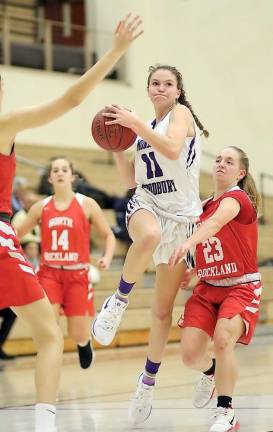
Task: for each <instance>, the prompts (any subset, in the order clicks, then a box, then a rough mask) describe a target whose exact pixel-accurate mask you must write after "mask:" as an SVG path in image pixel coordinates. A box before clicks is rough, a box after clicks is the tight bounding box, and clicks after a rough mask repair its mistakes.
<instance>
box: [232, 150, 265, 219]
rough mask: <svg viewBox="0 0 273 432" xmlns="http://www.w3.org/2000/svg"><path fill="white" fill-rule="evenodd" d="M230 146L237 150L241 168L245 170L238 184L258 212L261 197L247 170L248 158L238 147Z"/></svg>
mask: <svg viewBox="0 0 273 432" xmlns="http://www.w3.org/2000/svg"><path fill="white" fill-rule="evenodd" d="M230 148H233V149H234V150H236V151H237V153H238V154H239V156H240V163H241V166H242V169H244V170H245V171H246V175H245V176H244V178H242V179H241V180H240V181H239V183H238V186H239V187H240V188H241V189H243V190H244V191H245V192H246V193H247V194H248V196H249V198H250V200H251V202H252V204H253V206H254V207H255V209H256V210H257V212H258V211H259V208H260V204H261V197H260V195H259V192H258V190H257V187H256V184H255V181H254V179H253V177H252V175H251V174H250V172H249V159H248V157H247V154H246V153H245V152H244V151H243V150H242V149H240V148H238V147H235V146H230Z"/></svg>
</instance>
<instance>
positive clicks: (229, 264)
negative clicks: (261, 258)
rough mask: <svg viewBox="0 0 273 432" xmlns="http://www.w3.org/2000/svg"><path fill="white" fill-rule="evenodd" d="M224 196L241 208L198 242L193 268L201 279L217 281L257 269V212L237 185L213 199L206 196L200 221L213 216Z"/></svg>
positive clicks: (250, 272)
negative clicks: (226, 221)
mask: <svg viewBox="0 0 273 432" xmlns="http://www.w3.org/2000/svg"><path fill="white" fill-rule="evenodd" d="M227 197H231V198H234V199H235V200H236V201H238V202H239V204H240V211H239V213H238V215H237V216H236V217H235V218H234V219H233V220H231V221H230V222H229V223H227V224H226V225H224V226H223V227H222V228H221V230H220V231H218V233H216V234H215V235H214V236H213V237H210V238H209V239H208V240H206V241H204V242H203V243H200V244H198V245H197V247H196V268H197V276H198V277H199V279H201V280H219V279H225V278H231V277H238V276H242V275H247V274H254V273H257V272H258V267H257V240H258V224H257V213H256V210H255V208H254V207H253V205H252V203H251V201H250V199H249V197H248V195H247V194H246V192H245V191H243V190H242V189H240V188H239V187H238V186H236V187H234V188H232V189H230V190H229V191H227V192H225V193H224V194H223V195H222V196H221V197H220V198H218V199H216V200H213V199H212V198H210V199H208V200H207V201H206V202H205V203H204V207H203V214H202V215H201V216H200V223H202V222H204V221H205V220H206V219H208V218H209V217H210V216H212V215H213V213H215V211H216V210H217V208H218V207H219V205H220V202H221V201H222V200H223V199H224V198H227Z"/></svg>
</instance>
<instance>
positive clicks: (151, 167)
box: [141, 152, 163, 179]
mask: <svg viewBox="0 0 273 432" xmlns="http://www.w3.org/2000/svg"><path fill="white" fill-rule="evenodd" d="M141 159H142V160H143V162H145V163H146V168H147V179H151V178H154V177H162V176H163V171H162V169H161V168H160V166H159V164H158V162H157V160H156V158H155V154H154V152H149V156H148V155H147V154H143V155H141Z"/></svg>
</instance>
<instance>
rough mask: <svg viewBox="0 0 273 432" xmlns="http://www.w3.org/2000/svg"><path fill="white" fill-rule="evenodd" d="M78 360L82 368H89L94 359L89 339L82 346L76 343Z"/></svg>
mask: <svg viewBox="0 0 273 432" xmlns="http://www.w3.org/2000/svg"><path fill="white" fill-rule="evenodd" d="M77 348H78V353H79V361H80V365H81V368H82V369H87V368H89V367H90V366H91V365H92V363H93V362H94V360H95V353H94V350H93V347H92V342H91V340H90V341H88V343H87V344H86V345H84V346H80V345H77Z"/></svg>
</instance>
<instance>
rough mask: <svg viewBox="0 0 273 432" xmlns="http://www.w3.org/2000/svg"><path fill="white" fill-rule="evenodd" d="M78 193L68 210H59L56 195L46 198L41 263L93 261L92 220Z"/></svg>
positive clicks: (58, 263) (66, 263)
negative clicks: (90, 222)
mask: <svg viewBox="0 0 273 432" xmlns="http://www.w3.org/2000/svg"><path fill="white" fill-rule="evenodd" d="M84 198H85V196H84V195H82V194H79V193H77V194H75V196H74V198H73V199H72V201H71V203H70V205H69V206H68V208H67V209H65V210H57V209H56V207H55V203H54V199H53V196H50V197H48V198H46V199H45V200H44V203H43V210H42V215H41V238H42V240H41V249H42V250H41V264H46V265H58V266H59V265H68V266H69V265H74V264H79V263H83V264H86V263H88V262H89V254H90V224H89V221H88V220H87V217H86V216H85V214H84V211H83V208H82V205H83V200H84Z"/></svg>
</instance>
